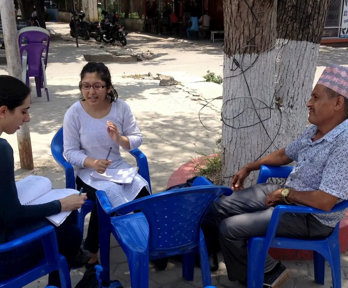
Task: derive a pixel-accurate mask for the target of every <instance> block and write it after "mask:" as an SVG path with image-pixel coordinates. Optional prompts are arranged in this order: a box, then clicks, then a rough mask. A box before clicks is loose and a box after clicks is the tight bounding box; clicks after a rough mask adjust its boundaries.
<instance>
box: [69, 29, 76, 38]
mask: <svg viewBox="0 0 348 288" xmlns="http://www.w3.org/2000/svg"><path fill="white" fill-rule="evenodd" d="M70 36H71V37H73V38H76V34H75V32H74V31H72V30H70Z"/></svg>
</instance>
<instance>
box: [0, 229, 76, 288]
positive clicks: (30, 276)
mask: <svg viewBox="0 0 348 288" xmlns="http://www.w3.org/2000/svg"><path fill="white" fill-rule="evenodd" d="M40 240H41V242H42V246H43V249H44V253H45V259H44V261H40V262H39V263H38V264H36V265H34V266H33V267H32V268H30V269H29V270H27V271H25V272H23V273H22V274H19V275H17V276H15V277H12V278H10V279H7V280H4V281H0V287H4V288H12V287H22V286H24V285H26V284H29V283H30V282H32V281H34V280H35V279H38V278H41V277H42V276H44V275H46V274H48V273H50V272H52V271H54V270H58V269H59V270H60V271H61V272H62V273H63V274H62V275H60V276H63V279H62V278H61V280H62V281H61V285H62V286H61V287H62V288H71V282H70V274H69V269H68V264H67V262H66V260H65V258H64V257H63V256H62V255H60V254H59V252H58V244H57V239H56V233H55V230H54V228H53V227H52V226H50V225H48V226H45V227H43V228H40V229H38V230H35V231H33V232H31V233H28V234H26V235H24V236H22V237H18V238H16V239H14V240H11V241H9V242H6V243H3V244H0V257H2V256H1V254H2V253H6V252H10V251H14V250H16V249H18V248H20V247H22V246H25V245H27V244H29V243H32V242H34V241H40Z"/></svg>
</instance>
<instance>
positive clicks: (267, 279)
mask: <svg viewBox="0 0 348 288" xmlns="http://www.w3.org/2000/svg"><path fill="white" fill-rule="evenodd" d="M289 274H290V271H289V269H287V268H286V267H285V266H284V265H283V264H282V263H280V262H278V263H277V265H276V266H275V267H274V268H273V269H272V270H271V271H269V272H267V273H265V276H264V281H263V287H264V288H278V287H281V285H282V284H283V283H284V282H285V280H286V279H287V278H288V277H289Z"/></svg>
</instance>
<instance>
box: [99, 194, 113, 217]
mask: <svg viewBox="0 0 348 288" xmlns="http://www.w3.org/2000/svg"><path fill="white" fill-rule="evenodd" d="M95 193H96V194H97V198H98V200H99V203H100V206H101V207H102V208H103V210H104V212H105V213H106V214H108V215H110V214H111V213H113V210H114V209H113V208H112V205H111V203H110V200H109V198H108V196H106V193H105V191H103V190H97V191H96V192H95Z"/></svg>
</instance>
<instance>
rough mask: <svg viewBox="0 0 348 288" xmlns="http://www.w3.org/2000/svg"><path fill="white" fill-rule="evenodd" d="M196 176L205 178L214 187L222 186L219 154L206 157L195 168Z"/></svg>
mask: <svg viewBox="0 0 348 288" xmlns="http://www.w3.org/2000/svg"><path fill="white" fill-rule="evenodd" d="M195 171H196V172H195V175H196V176H205V177H207V178H208V179H210V181H212V182H213V183H214V184H215V185H222V184H223V183H222V161H221V154H220V153H218V154H214V155H212V156H207V157H206V158H205V159H204V161H203V162H202V164H197V166H196V167H195Z"/></svg>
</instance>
